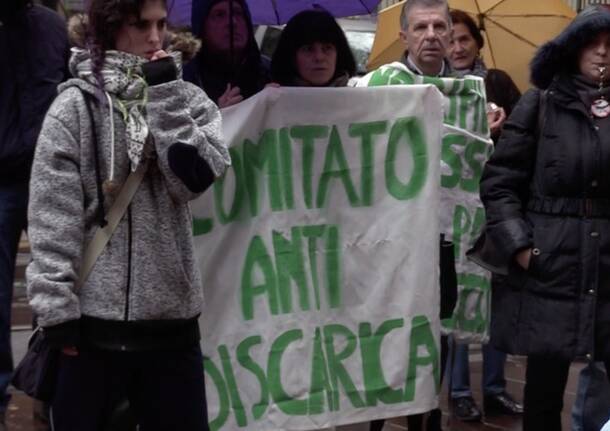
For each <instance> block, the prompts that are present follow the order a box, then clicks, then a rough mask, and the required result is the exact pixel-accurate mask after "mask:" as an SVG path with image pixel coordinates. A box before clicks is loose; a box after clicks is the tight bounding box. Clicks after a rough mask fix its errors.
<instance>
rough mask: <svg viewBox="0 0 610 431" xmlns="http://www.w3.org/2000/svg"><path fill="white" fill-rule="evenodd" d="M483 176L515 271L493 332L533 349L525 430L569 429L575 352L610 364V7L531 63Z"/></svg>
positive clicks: (498, 295)
mask: <svg viewBox="0 0 610 431" xmlns="http://www.w3.org/2000/svg"><path fill="white" fill-rule="evenodd" d="M531 78H532V82H533V84H534V85H535V86H536V87H537V88H535V89H533V90H530V91H529V92H527V93H526V94H525V95H524V96H523V98H522V99H521V100H520V101H519V103H518V104H517V106H516V107H515V109H514V110H513V113H512V115H511V116H510V117H509V119H508V121H507V122H506V123H505V125H504V130H503V132H502V136H501V138H500V141H499V142H498V144H497V146H496V150H495V152H494V153H493V155H492V156H491V158H490V160H489V162H488V163H487V166H486V167H485V170H484V172H483V176H482V180H481V198H482V200H483V203H484V205H485V209H486V213H487V229H486V236H487V239H488V240H489V242H490V243H491V246H492V248H493V250H494V252H493V254H494V256H495V258H494V259H493V260H494V262H495V263H496V264H497V262H503V263H504V267H503V268H500V269H504V270H505V271H503V272H506V273H507V275H506V278H505V279H504V281H503V282H502V283H497V284H495V285H494V286H493V296H492V313H491V340H492V341H493V342H494V343H495V345H496V347H498V348H499V349H500V350H503V351H505V352H507V353H512V354H520V355H527V357H528V359H527V373H526V385H525V394H524V404H525V412H524V418H523V429H524V430H525V431H534V430H535V431H546V430H553V431H555V430H561V410H562V406H563V392H564V389H565V386H566V381H567V377H568V371H569V368H570V362H571V361H572V360H573V359H575V358H577V357H585V358H587V360H594V359H598V360H601V361H604V362H605V365H606V369H610V173H609V170H608V167H609V166H610V104H609V103H608V100H610V85H609V84H610V80H609V78H610V13H609V12H608V11H606V10H605V9H603V8H600V7H593V8H589V9H586V10H585V11H583V12H581V13H580V14H579V15H578V16H577V17H576V18H575V20H574V21H573V22H572V23H571V24H570V25H569V26H568V27H567V28H566V29H565V30H564V31H563V32H562V33H561V34H560V35H559V36H557V37H556V38H555V39H554V40H552V41H550V42H548V43H546V44H545V45H543V46H542V47H541V48H540V49H539V50H538V52H537V53H536V55H535V57H534V59H533V61H532V64H531Z"/></svg>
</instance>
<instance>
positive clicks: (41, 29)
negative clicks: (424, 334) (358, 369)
mask: <svg viewBox="0 0 610 431" xmlns="http://www.w3.org/2000/svg"><path fill="white" fill-rule="evenodd" d="M167 13H168V4H167V3H166V0H91V1H90V2H89V5H88V12H87V14H86V15H83V16H80V17H76V18H75V20H76V21H77V22H76V25H73V26H72V27H71V32H70V37H69V36H68V31H67V26H66V23H65V22H64V21H63V20H62V19H61V18H60V17H59V16H57V15H56V14H54V13H53V12H51V11H50V10H48V9H46V8H43V7H41V6H35V5H32V4H31V3H30V2H29V1H28V0H3V1H2V3H1V6H0V23H1V25H0V53H1V54H2V55H3V58H5V59H6V58H10V59H11V60H10V61H7V62H5V63H3V66H2V67H1V68H0V76H1V78H2V79H0V86H2V98H1V100H0V310H1V311H0V430H2V429H3V427H4V422H5V420H4V419H5V414H6V409H7V405H8V402H9V396H8V392H7V388H8V385H9V384H10V381H11V375H12V369H13V363H12V355H11V347H10V308H11V298H12V286H13V274H14V266H15V255H16V249H17V244H18V241H19V238H20V235H21V233H22V231H24V230H25V229H27V233H28V238H29V242H30V246H31V250H32V262H31V263H30V264H29V266H28V268H27V285H28V296H29V299H30V304H31V306H32V309H33V312H34V314H35V316H36V319H37V323H38V325H40V326H41V327H42V328H43V331H44V335H45V338H46V340H48V342H49V344H50V345H51V346H53V347H54V348H56V349H58V351H59V352H61V353H60V354H59V356H58V357H59V364H58V375H57V380H56V389H55V392H54V395H53V397H52V399H51V400H50V401H49V406H50V411H51V415H50V419H49V420H50V424H49V425H50V426H52V427H53V428H52V429H54V430H59V431H67V430H75V431H76V430H78V431H82V430H102V429H108V420H109V419H108V418H111V417H112V416H113V412H114V410H115V409H116V407H117V405H118V404H120V403H121V402H122V401H123V400H125V399H127V400H128V401H129V406H130V407H129V408H130V411H131V413H132V414H133V416H134V417H135V422H136V423H138V424H139V429H140V430H142V431H150V430H169V429H174V427H173V426H174V424H176V423H180V424H182V425H181V429H185V430H206V429H208V424H207V415H206V410H205V405H206V403H205V384H204V370H203V367H202V366H201V364H202V353H201V347H200V334H199V326H198V322H197V319H198V316H199V314H200V313H201V309H202V301H203V298H202V290H201V285H202V277H201V274H200V273H199V271H198V269H197V268H196V264H195V258H194V256H193V253H194V251H193V240H192V232H191V219H190V211H189V208H188V203H189V201H191V200H193V199H195V198H196V197H198V196H199V195H201V194H202V193H203V192H204V191H205V190H207V189H208V188H209V187H210V186H211V185H212V184H213V182H214V181H215V179H216V178H218V177H220V176H222V175H223V173H224V172H225V170H226V169H227V168H228V166H229V165H230V163H231V160H230V156H229V151H228V148H227V143H226V142H224V140H223V138H222V134H221V122H222V113H221V111H220V108H227V107H230V106H233V105H237V104H239V103H240V102H242V101H243V100H245V99H247V98H250V97H252V96H254V95H255V94H257V93H258V92H260V91H262V90H263V89H264V88H265V87H266V86H270V85H271V86H298V87H346V86H348V83H350V82H351V81H353V80H354V75H355V73H356V62H355V60H354V57H353V54H352V52H351V50H350V48H349V45H348V42H347V40H346V37H345V35H344V33H343V31H342V30H341V28H340V26H339V25H338V24H337V22H336V21H335V19H334V18H333V17H332V16H331V15H330V14H329V13H328V12H326V11H325V10H322V9H315V10H305V11H302V12H300V13H297V14H296V15H295V16H294V17H292V18H291V19H290V20H289V21H288V23H287V24H286V26H285V27H284V29H283V31H282V34H281V37H280V40H279V43H278V46H277V49H276V51H275V53H274V55H273V58H271V59H268V58H266V57H264V56H262V55H261V53H260V50H259V48H258V45H257V43H256V41H255V38H254V31H253V23H252V18H251V14H250V10H249V8H248V4H247V3H246V1H245V0H201V1H196V2H195V4H194V8H193V14H192V32H193V34H194V35H195V36H197V37H198V38H199V39H200V40H201V43H199V42H198V41H197V40H195V39H193V38H192V37H189V36H185V35H183V34H178V33H174V32H172V31H170V30H168V24H167ZM400 38H401V40H402V41H403V42H404V43H405V52H404V55H403V57H402V58H400V59H396V60H397V61H399V62H400V63H401V66H400V67H404V68H406V69H407V70H408V71H410V73H413V74H416V75H424V76H430V77H454V78H462V77H464V76H467V75H471V76H478V77H481V78H483V80H484V82H485V90H486V94H487V101H488V113H487V117H488V123H489V129H490V137H491V138H492V139H493V142H494V144H495V150H494V152H493V154H492V155H491V157H490V159H489V161H488V162H487V164H486V166H485V169H484V172H483V175H482V178H481V184H480V188H481V198H482V201H483V203H484V205H485V210H486V228H485V230H484V233H483V236H482V237H481V239H480V241H479V242H478V244H483V246H482V247H481V248H480V249H475V250H473V253H472V255H473V259H475V260H476V261H477V262H479V263H480V264H481V265H483V266H485V267H486V268H489V269H492V270H493V277H492V291H493V294H492V311H491V328H490V331H491V337H490V343H489V344H487V345H485V346H483V348H482V353H483V394H484V397H483V412H484V414H485V415H493V414H508V415H521V414H523V429H524V430H525V431H547V430H548V431H559V430H561V429H562V424H561V412H562V409H563V395H564V391H565V387H566V382H567V377H568V370H569V368H570V364H571V362H572V361H574V360H575V359H579V358H580V359H585V360H587V361H588V364H589V365H588V366H587V367H586V368H585V369H584V371H583V377H582V378H581V386H579V400H580V402H579V401H578V400H577V409H575V412H574V413H575V420H574V429H575V431H576V430H578V431H580V430H585V431H589V430H594V429H595V430H596V431H597V430H599V429H600V428H601V427H602V425H603V423H604V422H605V421H607V420H608V418H609V416H610V402H609V400H607V399H604V397H607V395H601V394H604V393H605V392H604V391H605V390H607V389H605V388H606V387H607V382H605V381H604V380H605V379H607V378H608V375H610V373H608V371H610V177H609V176H608V175H606V172H605V168H606V167H607V166H608V165H610V138H609V136H610V135H606V134H605V132H606V131H608V132H609V133H610V119H609V117H610V103H609V100H610V86H609V85H608V84H609V81H610V12H609V11H608V10H606V9H604V8H603V7H591V8H588V9H586V10H585V11H583V12H582V13H580V14H579V15H578V16H577V18H575V19H574V20H573V22H572V23H570V24H569V26H568V27H567V28H566V29H565V30H564V31H563V32H562V33H561V34H560V35H558V36H557V37H556V38H555V39H553V40H551V41H549V42H547V43H546V44H544V45H543V46H541V47H540V48H539V49H538V51H537V53H536V55H535V57H534V59H533V61H532V64H531V78H532V79H531V80H532V84H533V86H534V88H533V89H531V90H529V91H527V92H526V93H525V94H524V95H523V96H521V94H520V91H519V89H518V88H517V86H516V85H515V84H514V82H513V81H512V80H511V78H510V77H509V75H508V74H507V73H506V72H504V71H502V70H498V69H488V68H487V66H486V65H485V63H484V61H483V59H482V58H481V55H480V52H481V49H482V48H483V45H484V39H483V36H482V34H481V30H480V29H479V27H478V26H477V24H476V23H475V22H474V21H473V19H472V18H471V17H470V16H469V15H468V14H466V13H464V12H462V11H459V10H451V11H450V10H449V7H448V5H447V2H446V0H409V1H408V2H406V3H405V5H404V6H403V10H402V14H401V33H400ZM70 45H72V49H71V51H70ZM183 65H184V67H183ZM16 107H17V108H16ZM130 184H135V186H131V189H130ZM124 196H129V197H128V198H127V205H123V206H121V202H123V201H124ZM158 225H162V226H163V227H164V228H163V229H155V226H158ZM99 232H104V233H105V234H106V235H107V236H108V237H111V240H110V241H109V242H107V243H102V245H101V246H99V243H100V239H99V238H98V236H100V235H99ZM91 245H94V246H98V247H97V248H99V250H98V251H97V252H96V253H95V252H93V254H92V253H90V248H95V247H91ZM440 248H441V253H440V256H441V262H440V282H439V285H440V286H441V292H442V293H443V294H442V298H441V300H442V301H445V302H447V301H448V302H449V304H447V303H445V304H443V307H441V317H446V316H443V315H442V312H443V310H445V312H446V310H451V309H452V308H453V307H452V306H453V305H454V303H452V300H451V299H447V298H453V301H454V300H455V295H454V294H453V295H451V294H450V295H447V292H452V291H455V290H457V279H456V274H455V266H454V255H453V246H452V244H451V243H450V242H448V241H446V240H445V238H444V236H441V238H440ZM204 276H205V275H204ZM441 352H442V354H441V358H442V361H441V362H442V365H441V370H443V371H444V370H445V369H446V370H447V372H446V373H445V374H447V375H448V376H450V378H449V379H448V380H449V383H450V388H449V394H450V398H451V405H452V411H453V414H454V415H455V416H456V417H457V418H458V419H460V420H463V421H479V420H481V417H482V415H483V412H482V411H481V409H480V408H479V407H478V406H477V405H476V403H475V401H474V398H473V396H472V390H471V388H470V380H469V367H468V357H469V354H468V345H462V344H458V343H455V342H453V341H452V340H451V339H448V338H447V337H442V339H441ZM507 354H514V355H524V356H526V357H527V372H526V385H525V391H524V397H523V404H521V403H519V402H517V401H516V400H515V398H514V397H513V395H512V394H510V393H508V392H507V387H506V379H505V377H504V365H505V362H506V355H507ZM448 358H451V360H448ZM153 359H154V360H153ZM604 368H605V372H604ZM585 379H586V381H585ZM585 399H588V400H590V399H597V400H598V401H596V403H591V402H589V403H588V404H587V403H586V402H585V401H584V400H585ZM590 405H595V406H596V407H595V409H594V410H595V411H592V409H593V408H592V407H589V406H590ZM604 409H605V410H606V411H603V410H604ZM593 415H596V416H595V417H596V420H595V421H592V420H590V419H591V418H592V417H593ZM441 418H442V415H441V412H440V410H438V409H437V410H435V411H432V412H430V413H429V414H427V415H425V416H424V415H413V416H408V417H407V422H408V426H409V430H424V429H425V430H427V431H437V430H441V429H442V424H441V422H442V421H441ZM383 426H384V422H383V420H381V421H374V422H372V423H371V425H370V429H371V430H381V429H382V428H383ZM105 427H106V428H105Z"/></svg>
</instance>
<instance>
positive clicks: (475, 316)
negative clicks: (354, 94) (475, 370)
mask: <svg viewBox="0 0 610 431" xmlns="http://www.w3.org/2000/svg"><path fill="white" fill-rule="evenodd" d="M413 84H432V85H435V86H436V87H437V88H438V89H439V90H440V91H441V92H442V93H443V95H444V114H445V118H444V131H443V147H442V154H441V186H442V191H441V213H440V223H441V232H442V233H444V234H445V236H446V239H447V240H449V241H453V243H454V247H455V259H456V262H455V266H456V272H457V278H458V289H459V295H458V301H457V304H456V306H455V310H454V312H453V316H452V317H451V318H449V319H445V320H443V322H442V323H443V332H445V333H451V334H453V336H454V337H455V338H456V340H458V341H462V342H471V343H476V342H487V340H488V338H489V314H490V312H491V309H490V304H491V283H490V280H491V274H490V273H489V272H488V271H486V270H484V269H483V268H481V267H480V266H478V265H476V264H475V263H473V262H471V261H470V260H468V259H467V258H466V251H468V250H469V249H470V248H471V247H472V246H473V245H474V242H475V241H476V239H477V238H478V237H479V235H480V233H481V230H482V228H483V225H484V223H485V210H484V208H483V204H482V202H481V199H480V197H479V181H480V179H481V174H482V173H483V166H484V165H485V162H486V161H487V159H488V158H489V155H490V154H491V152H492V151H493V142H492V141H491V139H490V138H489V126H488V124H487V114H486V98H485V83H484V82H483V79H481V78H478V77H475V76H468V77H466V78H464V79H456V78H435V77H428V76H421V75H416V74H414V73H413V72H411V71H410V70H409V69H408V68H407V67H406V66H405V65H404V64H403V63H401V62H394V63H391V64H387V65H384V66H382V67H380V68H379V69H377V70H375V71H374V72H371V73H369V74H368V75H366V76H365V77H364V78H362V79H361V80H360V82H359V83H358V85H359V86H364V87H366V86H369V87H375V86H387V85H413Z"/></svg>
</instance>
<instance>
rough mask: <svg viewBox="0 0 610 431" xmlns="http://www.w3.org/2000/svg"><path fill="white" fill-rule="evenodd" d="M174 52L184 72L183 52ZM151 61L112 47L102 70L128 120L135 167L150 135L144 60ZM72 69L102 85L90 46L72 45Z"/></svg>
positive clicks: (129, 146)
mask: <svg viewBox="0 0 610 431" xmlns="http://www.w3.org/2000/svg"><path fill="white" fill-rule="evenodd" d="M170 55H171V56H172V57H174V62H175V63H176V66H177V68H178V76H180V75H181V61H180V60H181V54H180V53H179V52H171V53H170ZM147 61H148V60H146V59H145V58H142V57H139V56H137V55H133V54H129V53H126V52H122V51H114V50H108V51H106V52H105V55H104V64H103V66H102V70H101V76H102V79H103V81H104V82H103V85H102V90H103V91H104V92H105V93H107V94H108V95H109V96H110V97H111V98H112V103H113V105H114V106H116V107H117V108H118V109H119V111H120V112H121V114H122V115H123V120H124V121H125V129H126V134H127V154H128V155H129V160H130V161H131V169H132V170H134V171H135V169H136V168H137V167H138V165H139V163H140V160H142V154H143V151H144V144H145V143H146V139H147V137H148V124H147V123H146V117H145V115H144V107H145V106H146V100H147V94H148V91H147V90H148V84H147V83H146V81H145V80H144V78H143V74H142V64H144V63H146V62H147ZM70 72H71V73H72V75H73V76H74V77H77V78H80V79H82V80H84V81H87V82H89V83H90V84H93V85H95V86H98V80H97V78H96V77H95V76H94V74H93V61H92V59H91V53H90V51H89V50H86V49H80V48H72V57H71V58H70Z"/></svg>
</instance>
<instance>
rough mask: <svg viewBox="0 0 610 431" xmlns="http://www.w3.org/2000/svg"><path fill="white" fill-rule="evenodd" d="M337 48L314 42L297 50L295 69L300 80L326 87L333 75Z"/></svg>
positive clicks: (325, 43) (330, 44) (329, 44)
mask: <svg viewBox="0 0 610 431" xmlns="http://www.w3.org/2000/svg"><path fill="white" fill-rule="evenodd" d="M336 66H337V48H335V45H333V44H332V43H328V42H314V43H311V44H308V45H303V46H302V47H300V48H299V49H298V50H297V54H296V67H297V72H298V74H299V76H300V77H301V79H303V80H304V81H306V82H308V83H310V84H311V85H314V86H321V85H326V84H328V83H329V82H330V80H331V79H332V78H333V76H334V75H335V68H336Z"/></svg>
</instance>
